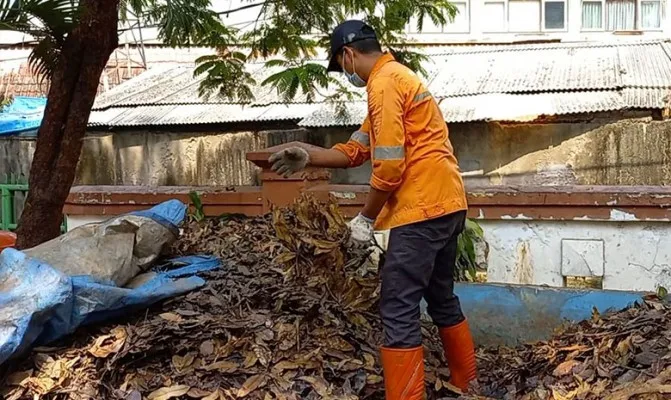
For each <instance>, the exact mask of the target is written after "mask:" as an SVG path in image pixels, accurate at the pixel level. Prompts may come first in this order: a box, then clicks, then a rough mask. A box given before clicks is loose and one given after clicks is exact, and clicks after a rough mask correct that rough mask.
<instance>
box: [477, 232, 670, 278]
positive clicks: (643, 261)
mask: <svg viewBox="0 0 671 400" xmlns="http://www.w3.org/2000/svg"><path fill="white" fill-rule="evenodd" d="M479 223H480V225H481V226H482V228H483V229H484V232H485V239H486V240H487V242H488V243H489V246H490V247H489V258H488V271H487V278H488V281H489V282H496V283H515V284H533V285H548V286H554V287H561V286H563V285H564V276H602V277H603V288H604V289H613V290H643V291H654V290H656V289H657V288H658V287H659V286H660V285H661V286H664V287H667V288H668V287H671V235H669V233H671V225H669V223H668V222H645V221H618V220H612V221H578V220H576V221H532V220H520V219H516V220H488V221H479Z"/></svg>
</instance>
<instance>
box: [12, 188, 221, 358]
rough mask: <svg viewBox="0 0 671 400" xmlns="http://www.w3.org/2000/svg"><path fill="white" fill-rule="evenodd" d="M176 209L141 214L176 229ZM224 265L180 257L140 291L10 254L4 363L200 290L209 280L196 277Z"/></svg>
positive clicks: (166, 206)
mask: <svg viewBox="0 0 671 400" xmlns="http://www.w3.org/2000/svg"><path fill="white" fill-rule="evenodd" d="M178 203H179V202H178ZM179 204H181V203H179ZM177 205H178V204H177V203H175V200H172V201H170V202H166V203H164V204H162V205H159V206H157V207H155V208H153V209H152V210H150V211H149V212H144V213H143V214H142V215H143V216H147V217H150V218H151V217H152V215H153V216H160V219H161V222H162V223H170V224H175V223H176V222H178V221H179V220H180V218H181V219H183V218H184V214H183V213H180V212H179V208H180V207H176V206H177ZM181 208H185V207H184V205H183V204H181ZM173 227H174V228H175V229H177V227H176V226H173ZM220 265H221V264H220V261H219V260H218V259H216V258H213V257H207V256H189V257H181V258H177V259H173V260H170V261H169V262H168V263H167V264H164V265H161V266H158V267H156V268H154V271H155V272H156V273H155V274H152V275H151V276H150V277H149V279H147V280H146V281H145V282H143V283H142V284H140V285H139V286H137V287H134V288H121V287H117V286H115V285H114V284H112V283H110V282H101V281H97V280H95V279H93V278H92V277H91V276H67V275H65V274H63V273H62V272H60V271H58V270H56V269H54V268H52V267H51V266H49V265H47V264H45V263H43V262H41V261H39V260H37V259H34V258H31V257H28V256H27V255H26V254H25V253H23V252H21V251H17V250H14V249H6V250H4V251H3V252H2V253H1V254H0V310H2V313H0V364H2V363H4V362H5V361H7V360H8V359H10V358H12V357H14V356H16V355H20V354H22V353H23V352H25V351H28V350H29V349H30V348H31V347H33V346H39V345H46V344H49V343H50V342H53V341H54V340H57V339H59V338H62V337H63V336H66V335H69V334H71V333H73V332H74V331H75V330H76V329H77V328H78V327H80V326H83V325H87V324H91V323H99V322H104V321H107V320H110V319H113V318H115V317H118V316H122V315H124V314H126V313H128V312H130V311H133V310H136V309H141V308H146V307H148V306H150V305H151V304H154V303H156V302H159V301H161V300H164V299H167V298H170V297H174V296H177V295H180V294H184V293H187V292H189V291H192V290H194V289H197V288H199V287H202V286H204V285H205V280H203V279H202V278H200V277H198V276H197V274H199V273H203V272H206V271H211V270H214V269H216V268H219V266H220Z"/></svg>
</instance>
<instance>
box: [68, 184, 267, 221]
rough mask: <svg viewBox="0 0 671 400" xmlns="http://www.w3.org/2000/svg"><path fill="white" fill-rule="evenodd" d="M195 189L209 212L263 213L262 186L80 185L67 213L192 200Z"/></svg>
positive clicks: (73, 192) (114, 210)
mask: <svg viewBox="0 0 671 400" xmlns="http://www.w3.org/2000/svg"><path fill="white" fill-rule="evenodd" d="M191 192H197V193H199V194H200V198H201V201H202V203H203V211H204V212H205V214H206V215H208V216H219V215H222V214H225V213H231V214H233V213H240V214H245V215H250V216H254V215H262V214H263V197H262V196H261V188H260V187H259V186H232V187H211V186H202V187H201V186H188V187H183V186H160V187H147V186H76V187H73V188H72V190H71V191H70V195H69V196H68V198H67V200H66V202H65V207H64V208H63V213H64V214H65V215H68V216H71V215H87V216H94V215H101V216H109V215H120V214H124V213H128V212H131V211H137V210H143V209H147V208H150V207H152V206H154V205H156V204H159V203H161V202H164V201H166V200H169V199H178V200H180V201H182V202H184V203H186V204H190V203H191V200H190V199H189V193H191Z"/></svg>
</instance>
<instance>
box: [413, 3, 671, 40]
mask: <svg viewBox="0 0 671 400" xmlns="http://www.w3.org/2000/svg"><path fill="white" fill-rule="evenodd" d="M453 4H454V5H455V6H456V7H457V9H458V10H459V13H458V14H457V16H456V18H455V20H454V21H453V22H452V23H451V24H449V25H447V26H444V27H441V26H436V25H434V24H432V23H431V22H430V21H425V24H424V27H423V30H422V32H421V33H420V32H418V30H417V28H416V26H413V24H411V26H409V27H408V34H409V35H411V37H412V38H413V39H415V40H417V41H419V42H424V43H432V42H433V43H451V42H462V43H463V42H515V41H527V40H529V41H535V40H561V41H605V40H626V39H629V38H637V39H641V38H646V39H651V38H662V37H669V34H670V33H671V26H670V25H671V24H670V21H669V17H668V12H667V10H668V5H669V2H668V0H455V1H454V2H453ZM414 25H416V24H414Z"/></svg>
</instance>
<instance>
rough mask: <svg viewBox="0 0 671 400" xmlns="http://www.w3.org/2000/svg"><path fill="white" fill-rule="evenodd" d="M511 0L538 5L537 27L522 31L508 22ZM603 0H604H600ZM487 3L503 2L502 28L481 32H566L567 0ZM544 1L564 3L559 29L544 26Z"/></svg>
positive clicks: (546, 0)
mask: <svg viewBox="0 0 671 400" xmlns="http://www.w3.org/2000/svg"><path fill="white" fill-rule="evenodd" d="M511 1H520V2H524V1H526V2H535V3H538V5H539V13H538V26H539V29H538V30H536V31H523V30H518V29H515V28H514V27H513V26H512V25H511V23H510V2H511ZM601 1H605V0H601ZM638 1H640V0H638ZM488 3H502V4H503V25H504V27H503V30H489V29H487V28H484V29H483V31H482V32H483V33H514V34H521V35H533V34H537V33H556V32H568V16H569V7H570V4H569V3H570V2H569V1H568V0H485V1H484V5H485V6H486V5H487V4H488ZM545 3H564V27H563V28H560V29H548V28H546V27H545Z"/></svg>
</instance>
